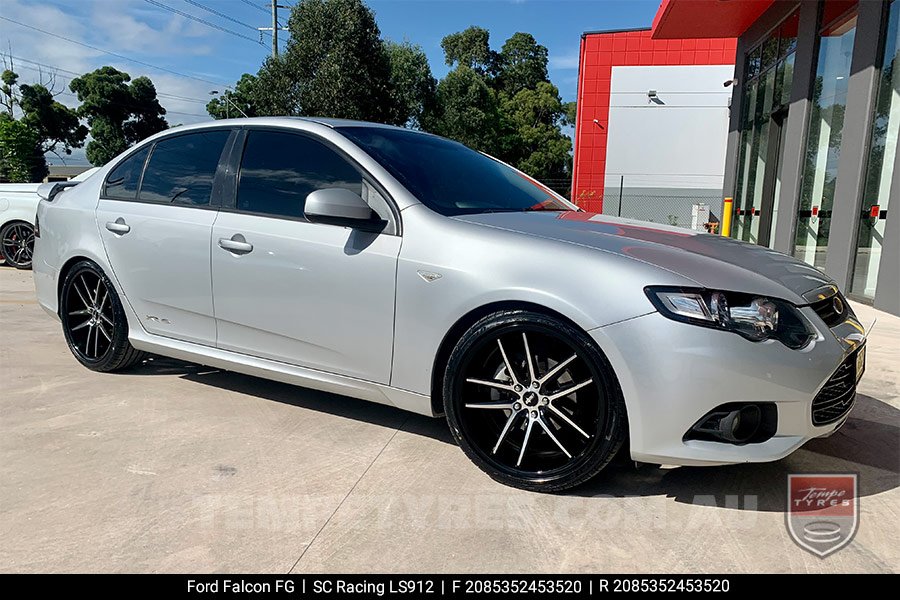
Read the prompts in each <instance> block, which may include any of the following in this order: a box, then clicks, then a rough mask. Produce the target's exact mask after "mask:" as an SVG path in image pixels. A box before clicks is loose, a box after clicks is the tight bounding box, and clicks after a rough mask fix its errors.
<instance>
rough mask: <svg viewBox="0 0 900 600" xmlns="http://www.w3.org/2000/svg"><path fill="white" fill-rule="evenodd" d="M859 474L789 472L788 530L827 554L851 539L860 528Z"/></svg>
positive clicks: (804, 543)
mask: <svg viewBox="0 0 900 600" xmlns="http://www.w3.org/2000/svg"><path fill="white" fill-rule="evenodd" d="M856 482H857V477H856V475H855V474H848V475H834V474H826V475H788V491H787V501H788V510H787V514H786V519H787V529H788V533H790V534H791V537H792V538H793V539H794V541H795V542H797V544H798V545H799V546H800V547H801V548H803V549H804V550H808V551H809V552H812V553H813V554H815V555H816V556H819V557H821V558H825V557H826V556H828V555H829V554H832V553H834V552H837V551H838V550H840V549H841V548H843V547H844V546H846V545H847V544H849V543H850V540H852V539H853V536H854V535H856V530H857V529H858V528H859V497H858V495H857V487H856Z"/></svg>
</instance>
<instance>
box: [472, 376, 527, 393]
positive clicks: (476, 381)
mask: <svg viewBox="0 0 900 600" xmlns="http://www.w3.org/2000/svg"><path fill="white" fill-rule="evenodd" d="M466 381H467V382H468V383H474V384H476V385H486V386H487V387H492V388H496V389H498V390H506V391H507V392H512V391H515V390H514V389H513V386H511V385H509V384H506V383H503V382H501V381H488V380H486V379H473V378H471V377H470V378H468V379H466Z"/></svg>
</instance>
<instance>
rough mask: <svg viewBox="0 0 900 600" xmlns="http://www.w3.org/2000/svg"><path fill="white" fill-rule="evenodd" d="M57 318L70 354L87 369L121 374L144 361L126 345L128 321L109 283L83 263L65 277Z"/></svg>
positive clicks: (142, 356) (139, 353) (140, 355)
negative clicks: (60, 321) (59, 319)
mask: <svg viewBox="0 0 900 600" xmlns="http://www.w3.org/2000/svg"><path fill="white" fill-rule="evenodd" d="M59 315H60V318H61V319H62V325H63V332H64V333H65V336H66V342H67V343H68V345H69V350H71V351H72V354H74V355H75V358H77V359H78V362H80V363H81V364H83V365H84V366H85V367H87V368H88V369H91V370H93V371H103V372H108V371H120V370H122V369H127V368H128V367H131V366H133V365H135V364H137V363H139V362H140V361H141V360H143V359H144V358H145V354H144V353H143V352H141V351H139V350H135V348H134V347H133V346H132V345H131V343H130V342H129V341H128V321H127V319H126V317H125V310H124V309H123V308H122V302H121V300H119V295H118V294H117V293H116V290H115V288H114V287H113V284H112V282H111V281H110V280H109V278H108V277H107V276H106V274H105V273H103V271H102V270H101V269H100V268H99V267H98V266H97V265H96V264H94V263H92V262H90V261H87V260H84V261H81V262H79V263H77V264H76V265H74V266H73V267H72V268H71V269H70V270H69V272H68V273H67V274H66V278H65V280H64V281H63V285H62V291H61V293H60V303H59Z"/></svg>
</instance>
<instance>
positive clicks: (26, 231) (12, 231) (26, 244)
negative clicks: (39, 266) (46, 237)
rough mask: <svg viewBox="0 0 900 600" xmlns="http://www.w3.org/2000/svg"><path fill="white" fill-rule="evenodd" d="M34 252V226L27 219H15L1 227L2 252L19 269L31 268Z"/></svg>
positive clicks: (11, 264)
mask: <svg viewBox="0 0 900 600" xmlns="http://www.w3.org/2000/svg"><path fill="white" fill-rule="evenodd" d="M33 253H34V227H32V226H31V225H30V224H29V223H26V222H25V221H13V222H11V223H7V224H6V225H4V226H3V227H2V228H0V254H2V255H3V260H5V261H6V264H8V265H9V266H11V267H15V268H17V269H30V268H31V256H32V254H33Z"/></svg>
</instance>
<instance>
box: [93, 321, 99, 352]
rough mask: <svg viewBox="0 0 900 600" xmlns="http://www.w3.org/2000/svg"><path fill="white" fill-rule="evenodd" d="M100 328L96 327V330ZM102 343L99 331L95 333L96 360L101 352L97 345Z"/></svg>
mask: <svg viewBox="0 0 900 600" xmlns="http://www.w3.org/2000/svg"><path fill="white" fill-rule="evenodd" d="M99 328H100V326H99V325H96V326H94V329H99ZM98 343H100V334H99V333H98V332H97V331H94V358H97V357H98V356H100V352H99V351H98V350H97V344H98Z"/></svg>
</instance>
